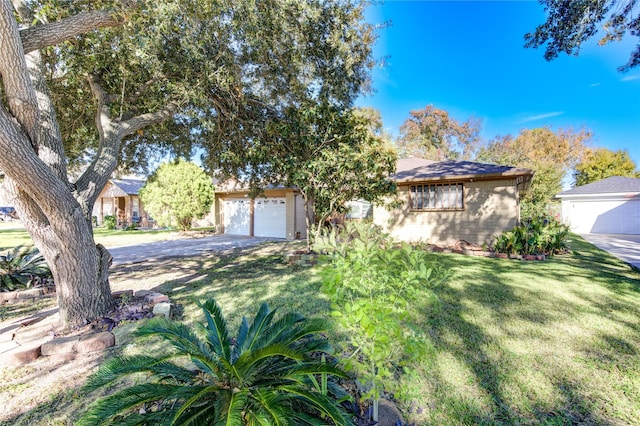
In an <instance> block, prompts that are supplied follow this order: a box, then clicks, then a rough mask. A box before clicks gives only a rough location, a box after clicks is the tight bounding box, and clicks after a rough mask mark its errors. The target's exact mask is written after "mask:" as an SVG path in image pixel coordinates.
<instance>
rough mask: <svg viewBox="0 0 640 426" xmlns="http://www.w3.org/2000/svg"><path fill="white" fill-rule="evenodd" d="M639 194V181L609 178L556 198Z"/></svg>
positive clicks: (635, 179) (576, 188)
mask: <svg viewBox="0 0 640 426" xmlns="http://www.w3.org/2000/svg"><path fill="white" fill-rule="evenodd" d="M633 193H640V179H638V178H631V177H623V176H611V177H608V178H605V179H602V180H599V181H597V182H592V183H588V184H586V185H582V186H576V187H575V188H571V189H569V190H567V191H564V192H561V193H560V194H558V195H557V196H558V197H563V196H567V195H595V194H633Z"/></svg>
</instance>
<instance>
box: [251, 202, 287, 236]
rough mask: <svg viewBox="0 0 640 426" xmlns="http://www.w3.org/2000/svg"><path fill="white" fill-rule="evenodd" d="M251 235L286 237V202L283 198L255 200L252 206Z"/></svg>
mask: <svg viewBox="0 0 640 426" xmlns="http://www.w3.org/2000/svg"><path fill="white" fill-rule="evenodd" d="M253 217H254V219H253V221H254V222H253V226H254V228H253V235H255V236H256V237H274V238H286V237H287V202H286V199H285V198H256V199H255V200H254V204H253Z"/></svg>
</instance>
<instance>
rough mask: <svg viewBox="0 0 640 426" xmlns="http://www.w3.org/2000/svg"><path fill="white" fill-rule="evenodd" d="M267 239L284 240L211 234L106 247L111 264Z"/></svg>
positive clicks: (217, 249) (224, 249)
mask: <svg viewBox="0 0 640 426" xmlns="http://www.w3.org/2000/svg"><path fill="white" fill-rule="evenodd" d="M267 241H284V240H278V239H277V238H262V237H243V236H238V235H212V236H207V237H201V238H187V239H179V240H169V241H156V242H151V243H144V244H138V245H133V246H124V247H107V249H108V250H109V252H110V253H111V256H113V265H122V264H126V263H137V262H142V261H145V260H159V259H164V258H169V257H185V256H198V255H201V254H203V253H206V252H218V253H223V252H228V251H231V250H233V249H236V248H245V247H252V246H255V245H258V244H260V243H264V242H267Z"/></svg>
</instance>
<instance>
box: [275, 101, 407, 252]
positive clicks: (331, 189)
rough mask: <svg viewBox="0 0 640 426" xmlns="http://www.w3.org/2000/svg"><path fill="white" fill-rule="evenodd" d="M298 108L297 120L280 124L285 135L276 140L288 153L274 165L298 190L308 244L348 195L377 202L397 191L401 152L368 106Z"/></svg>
mask: <svg viewBox="0 0 640 426" xmlns="http://www.w3.org/2000/svg"><path fill="white" fill-rule="evenodd" d="M296 112H298V114H295V113H294V117H292V118H293V119H294V122H293V123H292V122H287V123H285V124H284V125H281V126H278V127H277V129H278V138H280V137H281V138H283V140H282V142H278V145H281V146H286V147H287V150H288V153H287V154H284V155H279V156H278V161H277V162H274V164H273V171H274V176H280V177H282V178H283V180H284V182H283V183H285V184H287V185H289V186H293V187H296V188H298V190H299V191H300V193H301V195H302V197H303V199H304V203H305V212H306V221H307V235H308V243H309V244H310V243H311V242H312V241H317V238H318V237H319V236H320V232H321V231H322V228H323V226H324V225H325V224H326V221H327V220H328V219H329V217H330V216H331V215H332V214H333V213H334V212H341V211H343V209H344V207H345V205H346V203H347V202H348V201H353V200H366V201H370V202H378V201H380V200H381V199H382V198H383V197H385V196H387V195H390V194H393V193H394V192H395V185H394V184H393V183H392V182H391V181H390V180H389V176H390V175H391V174H392V173H394V172H395V168H396V162H397V156H396V152H395V150H394V149H393V148H392V147H391V145H390V144H389V142H388V141H386V140H385V139H383V138H382V137H380V136H378V135H376V133H375V129H376V123H375V122H372V121H371V120H370V117H371V116H370V115H368V114H367V112H366V111H364V112H363V111H359V110H347V111H339V110H336V109H335V108H322V107H321V106H320V107H314V108H310V109H308V110H306V111H296ZM312 230H313V231H314V232H313V239H312V238H311V236H312V235H311V232H310V231H312Z"/></svg>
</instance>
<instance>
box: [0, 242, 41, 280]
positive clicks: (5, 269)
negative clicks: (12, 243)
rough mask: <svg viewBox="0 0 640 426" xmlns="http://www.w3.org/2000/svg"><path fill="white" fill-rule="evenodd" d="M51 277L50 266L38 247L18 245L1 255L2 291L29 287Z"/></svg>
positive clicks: (0, 278) (0, 274)
mask: <svg viewBox="0 0 640 426" xmlns="http://www.w3.org/2000/svg"><path fill="white" fill-rule="evenodd" d="M50 277H51V271H50V270H49V266H48V265H47V262H46V261H45V260H44V257H43V256H42V254H40V252H39V251H38V249H36V248H32V247H30V246H18V247H15V248H14V249H13V250H10V251H8V252H7V253H6V254H4V255H0V291H13V290H17V289H24V288H29V287H31V286H32V285H33V284H34V283H35V282H36V281H39V280H42V279H46V278H50Z"/></svg>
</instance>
